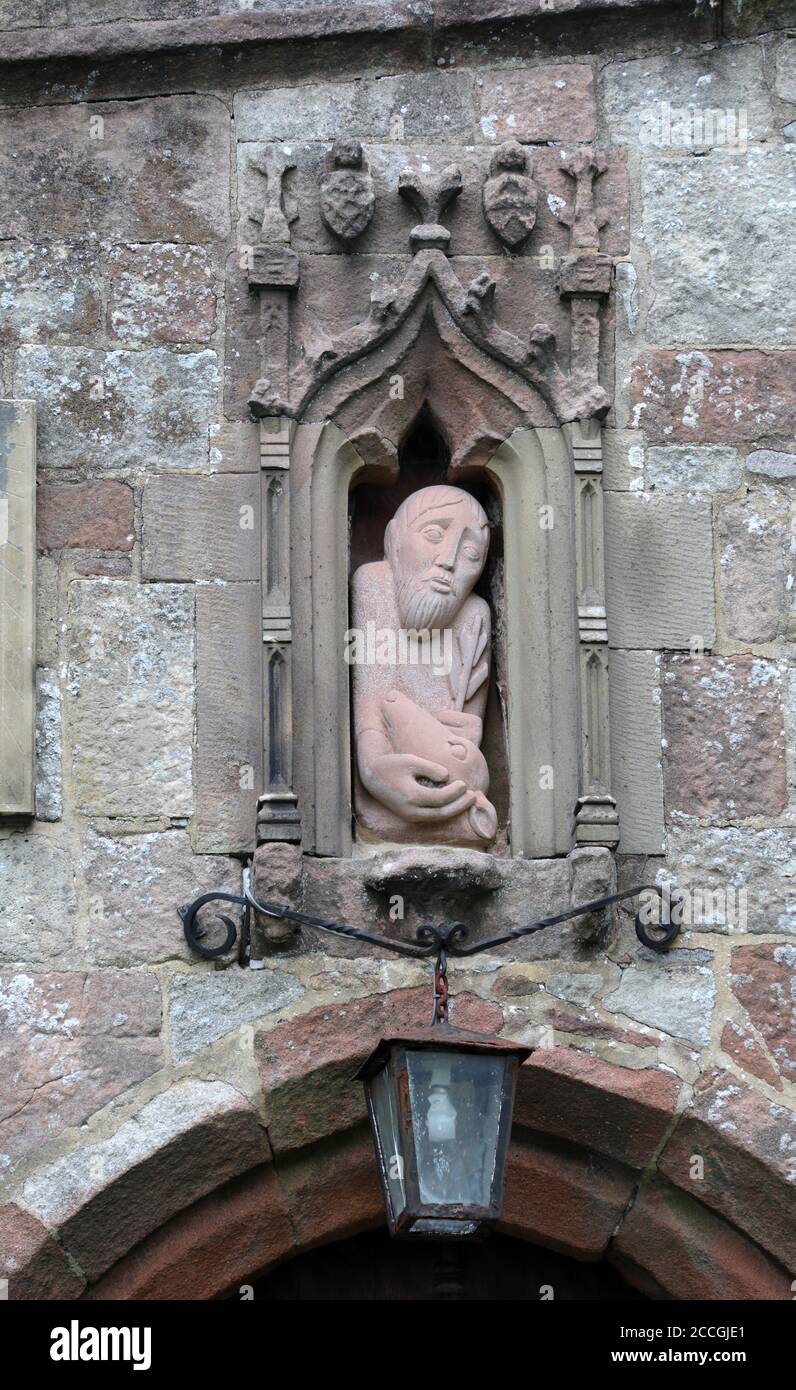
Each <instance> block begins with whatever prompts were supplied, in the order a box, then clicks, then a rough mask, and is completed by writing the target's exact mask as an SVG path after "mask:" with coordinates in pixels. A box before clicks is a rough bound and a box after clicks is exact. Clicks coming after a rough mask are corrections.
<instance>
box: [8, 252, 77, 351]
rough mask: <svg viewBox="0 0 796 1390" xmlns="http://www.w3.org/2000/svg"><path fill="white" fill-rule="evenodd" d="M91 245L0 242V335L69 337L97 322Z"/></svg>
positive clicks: (49, 339) (49, 338)
mask: <svg viewBox="0 0 796 1390" xmlns="http://www.w3.org/2000/svg"><path fill="white" fill-rule="evenodd" d="M101 293H102V291H101V276H100V266H99V263H98V259H97V251H96V248H95V247H94V246H86V245H83V246H65V245H62V244H60V243H57V242H56V243H53V244H52V245H50V246H48V245H46V244H44V245H40V246H39V245H34V246H31V245H29V244H24V245H20V244H19V243H18V242H7V243H6V244H5V245H0V304H2V307H3V334H4V337H7V339H8V340H11V341H13V340H14V339H17V340H18V341H19V342H23V343H25V342H28V343H30V342H38V343H40V342H43V341H44V342H58V341H59V340H60V341H63V340H65V339H66V340H68V341H70V342H71V341H73V340H74V338H75V337H78V338H79V337H83V336H86V335H88V334H90V333H95V332H96V331H97V329H98V328H99V327H100V303H101Z"/></svg>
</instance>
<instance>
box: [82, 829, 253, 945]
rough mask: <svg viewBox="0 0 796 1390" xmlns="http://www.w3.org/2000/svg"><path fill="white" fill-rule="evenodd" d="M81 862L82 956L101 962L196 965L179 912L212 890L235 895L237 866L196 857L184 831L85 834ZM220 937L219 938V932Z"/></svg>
mask: <svg viewBox="0 0 796 1390" xmlns="http://www.w3.org/2000/svg"><path fill="white" fill-rule="evenodd" d="M83 862H84V865H85V869H84V872H85V879H86V888H87V890H88V894H89V914H88V917H89V920H88V942H87V946H86V953H87V956H88V959H89V960H91V961H93V962H96V963H97V964H99V965H140V964H147V963H152V964H154V963H155V962H157V961H163V960H190V961H194V960H195V959H196V957H195V956H194V955H193V954H192V953H191V952H190V951H189V950H188V947H187V945H186V942H185V938H184V936H183V932H182V926H181V923H180V919H179V917H178V916H177V908H178V907H180V906H182V905H183V904H184V903H189V902H191V901H192V900H193V899H194V898H197V897H198V896H199V894H200V893H209V892H211V891H212V890H213V889H214V888H222V889H227V890H229V891H230V892H232V893H239V892H240V882H241V869H240V864H238V863H237V862H236V861H235V860H233V859H225V858H223V857H221V856H202V855H198V854H193V853H192V851H191V847H190V843H189V840H188V836H187V834H186V832H185V831H182V830H173V831H165V832H162V833H158V832H155V833H152V834H148V835H123V836H119V837H118V838H115V837H113V836H110V835H98V834H96V833H95V832H94V831H91V830H89V831H87V832H86V837H85V842H84V849H83ZM211 930H212V928H211ZM219 939H220V940H222V941H223V939H224V938H223V935H222V934H221V933H220V932H219Z"/></svg>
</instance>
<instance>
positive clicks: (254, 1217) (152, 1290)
mask: <svg viewBox="0 0 796 1390" xmlns="http://www.w3.org/2000/svg"><path fill="white" fill-rule="evenodd" d="M294 1251H295V1235H294V1231H293V1225H292V1221H291V1217H290V1212H289V1210H288V1206H287V1200H286V1197H285V1194H284V1191H283V1189H282V1186H281V1184H280V1182H279V1179H278V1177H277V1175H276V1173H275V1172H274V1168H273V1165H272V1164H270V1163H269V1164H267V1165H265V1166H263V1167H262V1168H256V1169H254V1170H253V1171H252V1172H251V1173H250V1174H248V1175H247V1176H246V1177H245V1178H243V1179H239V1181H238V1182H236V1183H233V1184H230V1186H229V1187H226V1188H222V1189H221V1190H220V1191H218V1192H211V1193H209V1194H208V1196H207V1197H203V1198H202V1200H201V1201H199V1202H197V1203H196V1205H195V1206H193V1207H191V1209H190V1211H185V1212H179V1213H178V1215H177V1216H174V1217H172V1219H171V1221H168V1222H167V1223H166V1225H165V1226H162V1227H161V1228H160V1230H158V1231H153V1232H152V1235H151V1236H148V1237H147V1238H146V1240H144V1241H142V1242H141V1244H140V1245H139V1246H137V1247H136V1249H135V1250H134V1251H133V1252H132V1254H130V1255H128V1257H127V1258H126V1259H125V1260H123V1261H122V1263H121V1264H120V1265H118V1266H117V1267H116V1268H115V1269H111V1270H109V1271H108V1273H107V1274H106V1275H104V1276H103V1277H102V1278H101V1279H100V1280H99V1281H98V1282H97V1283H96V1284H94V1285H92V1288H91V1290H90V1292H89V1294H88V1295H87V1297H88V1298H90V1299H92V1300H93V1299H100V1300H104V1301H107V1300H113V1301H117V1300H122V1299H123V1300H125V1301H126V1302H127V1301H129V1300H130V1299H158V1300H169V1301H171V1300H174V1299H184V1300H186V1301H191V1302H195V1301H196V1300H197V1299H203V1300H205V1299H214V1298H219V1297H222V1296H223V1295H224V1294H226V1293H231V1292H232V1291H233V1290H234V1289H236V1288H238V1287H240V1286H241V1285H242V1284H247V1283H251V1277H252V1274H253V1273H256V1272H262V1271H264V1270H266V1269H267V1268H269V1266H271V1265H274V1264H276V1263H277V1262H278V1261H279V1260H282V1259H284V1258H285V1256H287V1255H289V1254H291V1253H292V1252H294Z"/></svg>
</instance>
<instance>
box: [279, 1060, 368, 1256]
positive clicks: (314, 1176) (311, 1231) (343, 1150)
mask: <svg viewBox="0 0 796 1390" xmlns="http://www.w3.org/2000/svg"><path fill="white" fill-rule="evenodd" d="M361 1084H362V1083H361V1082H357V1085H359V1086H360V1087H361ZM291 1157H292V1156H291ZM277 1172H278V1173H279V1177H280V1182H281V1185H282V1188H283V1191H284V1192H285V1194H286V1196H287V1201H288V1206H289V1208H290V1214H291V1218H292V1221H293V1229H294V1231H295V1234H296V1240H297V1242H298V1244H299V1245H301V1246H304V1247H307V1246H313V1245H323V1244H325V1243H326V1242H327V1241H329V1240H345V1239H346V1238H347V1237H349V1236H353V1235H356V1234H357V1233H358V1232H359V1231H368V1230H374V1229H376V1228H377V1227H381V1226H383V1225H384V1198H383V1196H382V1193H381V1186H380V1184H379V1179H378V1174H377V1169H376V1164H375V1162H374V1158H373V1140H372V1138H371V1135H370V1133H369V1132H368V1127H367V1125H361V1126H359V1127H358V1128H356V1129H355V1130H354V1131H353V1132H352V1133H351V1134H345V1135H342V1136H339V1137H336V1138H335V1139H334V1141H333V1143H330V1144H325V1145H323V1146H322V1147H321V1146H319V1147H318V1149H314V1148H311V1149H310V1150H309V1151H308V1152H307V1153H302V1154H297V1155H296V1156H295V1157H294V1158H292V1161H290V1162H286V1161H285V1160H284V1158H278V1160H277Z"/></svg>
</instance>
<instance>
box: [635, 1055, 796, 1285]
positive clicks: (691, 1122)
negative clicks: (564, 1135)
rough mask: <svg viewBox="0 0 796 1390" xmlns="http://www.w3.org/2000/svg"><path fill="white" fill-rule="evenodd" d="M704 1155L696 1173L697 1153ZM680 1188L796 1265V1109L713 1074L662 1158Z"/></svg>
mask: <svg viewBox="0 0 796 1390" xmlns="http://www.w3.org/2000/svg"><path fill="white" fill-rule="evenodd" d="M694 1155H698V1156H700V1157H702V1158H703V1159H704V1176H703V1177H701V1178H700V1179H696V1178H694V1177H692V1176H691V1174H692V1172H693V1164H692V1158H693V1156H694ZM658 1167H659V1168H660V1170H661V1172H662V1173H663V1174H664V1175H665V1176H666V1177H667V1178H669V1180H670V1181H671V1182H673V1183H674V1184H675V1185H676V1186H677V1187H680V1188H683V1189H684V1190H685V1191H686V1192H688V1193H690V1194H691V1195H692V1196H695V1197H696V1198H697V1199H698V1200H699V1201H700V1202H704V1203H705V1204H706V1205H707V1206H709V1207H712V1208H713V1209H714V1211H718V1212H720V1213H721V1215H722V1216H725V1217H726V1218H727V1219H728V1220H729V1221H731V1222H732V1223H733V1225H734V1226H737V1227H739V1228H740V1230H741V1231H744V1232H746V1234H747V1235H749V1236H750V1237H751V1238H752V1239H753V1240H754V1241H756V1242H757V1244H758V1245H762V1246H763V1248H764V1249H765V1250H768V1251H769V1253H770V1254H772V1255H773V1256H774V1258H775V1259H777V1260H781V1262H782V1263H783V1264H784V1265H785V1267H786V1268H787V1269H790V1270H793V1269H795V1268H796V1184H795V1183H794V1173H795V1172H796V1116H794V1113H793V1111H792V1110H786V1109H785V1108H784V1107H783V1106H780V1105H776V1104H774V1103H773V1102H772V1101H770V1100H767V1099H766V1098H765V1097H764V1096H761V1095H759V1094H758V1093H757V1092H756V1091H750V1090H748V1089H747V1088H746V1087H744V1086H743V1085H742V1084H741V1083H740V1082H739V1081H737V1080H736V1078H735V1077H734V1076H730V1075H729V1073H727V1072H721V1071H715V1070H714V1071H711V1072H709V1073H707V1074H706V1075H705V1076H704V1078H703V1080H702V1081H701V1083H700V1086H699V1088H698V1089H697V1091H696V1093H695V1095H694V1098H693V1101H692V1102H691V1105H690V1107H689V1109H688V1110H687V1111H686V1112H685V1114H684V1116H683V1118H682V1119H681V1120H680V1122H679V1124H678V1126H677V1128H676V1130H675V1132H674V1134H673V1135H672V1137H671V1139H669V1141H668V1143H667V1144H666V1147H665V1148H664V1150H663V1153H662V1154H661V1157H660V1159H659V1161H658Z"/></svg>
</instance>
